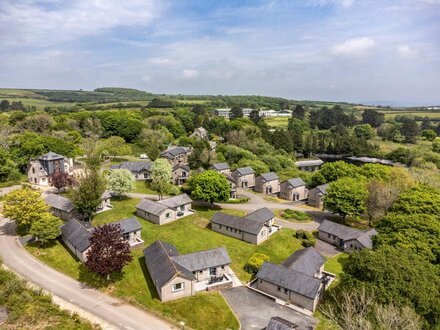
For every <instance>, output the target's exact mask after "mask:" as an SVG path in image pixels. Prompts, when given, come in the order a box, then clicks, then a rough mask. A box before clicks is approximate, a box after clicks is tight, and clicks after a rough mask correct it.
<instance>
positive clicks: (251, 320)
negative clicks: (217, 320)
mask: <svg viewBox="0 0 440 330" xmlns="http://www.w3.org/2000/svg"><path fill="white" fill-rule="evenodd" d="M222 294H223V296H224V297H225V299H226V300H227V302H228V303H229V305H230V306H231V308H232V310H233V311H234V313H235V314H236V315H237V317H238V319H239V320H240V323H241V328H242V329H243V330H252V329H258V330H261V329H264V328H265V327H266V326H267V324H268V323H269V320H270V318H271V317H274V316H279V317H282V318H283V319H286V320H288V321H290V322H293V323H295V324H298V326H299V329H301V330H306V329H313V328H314V327H315V326H316V323H317V321H316V320H315V319H314V318H312V317H310V316H307V315H304V314H301V313H300V312H297V311H295V310H293V309H291V308H289V307H286V306H282V305H279V304H277V303H276V302H275V301H274V300H272V299H270V298H268V297H266V296H264V295H262V294H259V293H257V292H255V291H252V290H250V289H248V288H246V287H237V288H232V289H228V290H223V291H222Z"/></svg>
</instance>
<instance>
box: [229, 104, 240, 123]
mask: <svg viewBox="0 0 440 330" xmlns="http://www.w3.org/2000/svg"><path fill="white" fill-rule="evenodd" d="M236 118H243V109H242V108H240V107H238V106H233V107H232V108H231V112H230V114H229V119H230V120H233V119H236Z"/></svg>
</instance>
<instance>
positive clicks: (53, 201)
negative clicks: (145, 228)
mask: <svg viewBox="0 0 440 330" xmlns="http://www.w3.org/2000/svg"><path fill="white" fill-rule="evenodd" d="M44 201H45V202H46V204H48V205H49V206H51V207H53V208H55V209H57V210H61V211H64V212H71V211H73V209H74V208H75V207H74V206H73V203H72V202H71V201H70V199H67V198H65V197H63V196H60V195H56V194H45V196H44Z"/></svg>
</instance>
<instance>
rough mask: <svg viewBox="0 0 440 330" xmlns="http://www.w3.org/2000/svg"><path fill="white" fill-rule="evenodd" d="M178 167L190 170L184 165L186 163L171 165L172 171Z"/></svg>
mask: <svg viewBox="0 0 440 330" xmlns="http://www.w3.org/2000/svg"><path fill="white" fill-rule="evenodd" d="M179 168H181V169H184V170H185V171H188V172H189V171H190V170H191V169H190V168H189V166H188V165H186V164H176V165H174V166H173V171H175V170H177V169H179Z"/></svg>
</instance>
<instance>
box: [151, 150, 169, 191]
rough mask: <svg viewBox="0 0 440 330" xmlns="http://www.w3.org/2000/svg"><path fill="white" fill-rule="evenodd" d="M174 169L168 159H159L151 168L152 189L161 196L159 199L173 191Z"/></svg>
mask: <svg viewBox="0 0 440 330" xmlns="http://www.w3.org/2000/svg"><path fill="white" fill-rule="evenodd" d="M171 180H172V168H171V165H170V163H168V161H167V160H166V159H163V158H158V159H156V160H155V161H154V162H153V165H152V166H151V188H152V189H154V190H156V191H157V193H158V194H159V199H162V197H163V195H166V194H167V193H168V192H169V191H170V189H171V186H172V185H171Z"/></svg>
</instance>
